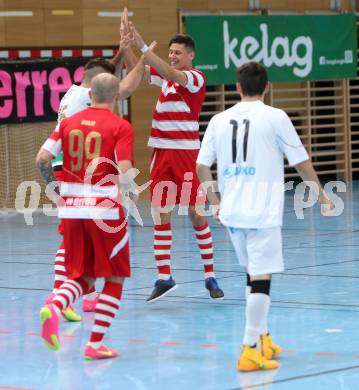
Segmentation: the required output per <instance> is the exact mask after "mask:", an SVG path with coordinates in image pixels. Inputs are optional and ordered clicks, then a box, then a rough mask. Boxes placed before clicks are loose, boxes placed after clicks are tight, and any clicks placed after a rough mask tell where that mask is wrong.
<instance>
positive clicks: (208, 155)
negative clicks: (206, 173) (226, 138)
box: [197, 118, 217, 167]
mask: <svg viewBox="0 0 359 390" xmlns="http://www.w3.org/2000/svg"><path fill="white" fill-rule="evenodd" d="M216 159H217V152H216V140H215V126H214V118H212V119H211V120H210V121H209V123H208V126H207V129H206V132H205V133H204V137H203V140H202V144H201V149H200V151H199V154H198V157H197V164H202V165H206V166H208V167H210V166H212V164H213V163H214V162H215V161H216Z"/></svg>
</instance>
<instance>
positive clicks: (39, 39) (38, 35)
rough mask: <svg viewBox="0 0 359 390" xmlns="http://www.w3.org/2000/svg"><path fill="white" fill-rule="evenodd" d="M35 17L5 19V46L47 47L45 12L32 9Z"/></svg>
mask: <svg viewBox="0 0 359 390" xmlns="http://www.w3.org/2000/svg"><path fill="white" fill-rule="evenodd" d="M32 11H33V16H29V17H27V16H23V17H19V16H16V17H4V18H0V19H4V23H5V46H7V47H34V46H44V45H45V23H44V10H42V9H32Z"/></svg>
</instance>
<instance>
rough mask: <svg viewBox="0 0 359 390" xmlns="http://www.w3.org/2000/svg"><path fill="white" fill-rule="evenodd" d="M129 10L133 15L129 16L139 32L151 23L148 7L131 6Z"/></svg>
mask: <svg viewBox="0 0 359 390" xmlns="http://www.w3.org/2000/svg"><path fill="white" fill-rule="evenodd" d="M129 11H132V12H133V16H132V17H131V18H130V20H131V21H133V23H134V24H135V26H136V28H137V29H138V31H139V32H141V33H142V30H146V28H147V26H148V25H150V23H151V13H150V10H149V9H148V8H136V7H131V8H129Z"/></svg>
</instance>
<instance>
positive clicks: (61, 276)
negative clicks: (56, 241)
mask: <svg viewBox="0 0 359 390" xmlns="http://www.w3.org/2000/svg"><path fill="white" fill-rule="evenodd" d="M54 268H55V269H54V288H53V290H54V292H56V291H57V290H58V289H59V288H60V287H61V285H62V283H63V282H64V281H65V280H66V279H67V273H66V267H65V244H64V240H62V241H61V244H60V246H59V249H58V250H57V253H56V257H55V267H54Z"/></svg>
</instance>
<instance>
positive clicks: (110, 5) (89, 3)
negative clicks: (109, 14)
mask: <svg viewBox="0 0 359 390" xmlns="http://www.w3.org/2000/svg"><path fill="white" fill-rule="evenodd" d="M77 1H80V3H81V2H82V8H84V9H86V8H87V9H91V8H101V10H107V11H109V10H116V11H118V10H121V11H122V10H123V8H124V7H126V6H128V1H127V0H77ZM136 3H137V1H136ZM148 3H149V2H148V1H147V4H146V5H147V7H148V6H149V4H148Z"/></svg>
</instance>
